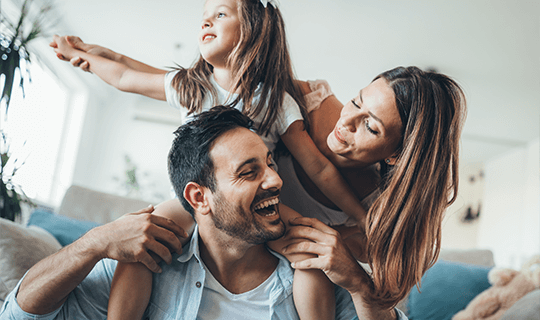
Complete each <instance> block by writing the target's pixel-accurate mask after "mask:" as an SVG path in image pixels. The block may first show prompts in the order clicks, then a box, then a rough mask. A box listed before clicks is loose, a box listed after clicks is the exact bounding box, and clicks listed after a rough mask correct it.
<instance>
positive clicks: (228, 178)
mask: <svg viewBox="0 0 540 320" xmlns="http://www.w3.org/2000/svg"><path fill="white" fill-rule="evenodd" d="M210 156H211V157H212V160H213V162H214V170H215V176H216V181H217V188H216V192H215V193H212V194H211V198H212V199H211V208H212V214H213V219H214V224H215V226H216V228H218V229H220V230H222V231H224V232H225V233H226V234H228V235H229V236H231V237H235V238H238V239H241V240H244V241H245V242H247V243H250V244H262V243H265V242H267V241H271V240H275V239H278V238H280V237H281V236H282V235H283V234H284V233H285V225H284V224H283V221H281V218H280V216H279V210H278V205H277V204H278V197H279V192H280V190H281V186H282V181H281V179H280V178H279V175H278V174H277V172H276V171H275V170H274V168H273V164H272V157H271V154H270V152H269V151H268V148H266V146H265V144H264V143H263V141H262V140H261V138H260V137H259V136H257V135H256V134H255V133H253V132H251V131H249V130H248V129H245V128H238V129H234V130H231V131H229V132H227V133H225V134H224V135H222V136H221V137H219V138H218V139H216V141H215V142H214V146H213V147H212V149H211V150H210Z"/></svg>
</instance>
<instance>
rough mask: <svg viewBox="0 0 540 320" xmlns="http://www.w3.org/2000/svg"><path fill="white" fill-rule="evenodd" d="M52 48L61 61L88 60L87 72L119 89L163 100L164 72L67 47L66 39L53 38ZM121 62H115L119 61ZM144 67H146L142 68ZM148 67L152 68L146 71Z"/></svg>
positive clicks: (135, 62) (117, 58)
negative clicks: (78, 58)
mask: <svg viewBox="0 0 540 320" xmlns="http://www.w3.org/2000/svg"><path fill="white" fill-rule="evenodd" d="M51 46H52V47H53V48H54V51H55V52H56V54H57V56H58V57H59V58H60V59H63V60H72V59H73V58H77V57H80V58H81V59H82V60H84V61H87V62H88V65H89V70H90V71H91V72H93V73H95V74H96V75H97V76H98V77H100V78H101V79H102V80H103V81H105V82H106V83H108V84H110V85H112V86H114V87H115V88H117V89H118V90H121V91H125V92H131V93H137V94H141V95H144V96H147V97H150V98H154V99H158V100H165V99H166V96H165V86H164V77H165V73H166V72H167V71H166V70H160V69H156V68H152V67H149V66H147V65H145V64H142V63H139V62H137V61H135V60H133V59H130V58H127V57H125V56H122V55H115V54H111V53H110V52H108V53H107V54H106V55H108V56H109V58H110V56H111V55H112V56H113V58H114V60H112V59H109V58H104V57H103V56H99V55H94V54H91V53H88V52H85V51H82V50H79V49H76V48H74V47H72V46H71V45H70V43H69V42H68V40H67V38H66V37H59V36H57V35H55V36H54V37H53V42H52V43H51ZM117 60H118V61H122V62H118V61H117ZM145 66H146V67H145ZM149 68H151V69H149Z"/></svg>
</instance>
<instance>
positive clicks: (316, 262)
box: [284, 218, 369, 290]
mask: <svg viewBox="0 0 540 320" xmlns="http://www.w3.org/2000/svg"><path fill="white" fill-rule="evenodd" d="M290 223H291V225H292V227H291V228H290V229H289V231H288V233H287V235H286V237H291V238H294V239H296V238H303V239H304V241H302V242H296V243H293V244H291V245H288V246H287V247H285V248H284V252H285V253H286V254H293V253H310V254H314V255H316V256H317V257H315V258H308V259H305V260H302V261H297V262H295V263H293V265H292V266H293V268H295V269H320V270H322V271H323V272H324V273H325V274H326V275H327V277H328V278H329V279H330V281H332V282H333V283H335V284H337V285H339V286H341V287H343V288H345V289H347V290H355V289H356V288H358V287H359V285H358V282H359V281H362V282H365V281H368V279H369V276H368V275H367V273H366V272H365V271H364V270H363V268H362V267H361V266H360V265H359V264H358V262H357V261H356V260H355V259H354V257H353V256H352V254H351V253H350V251H349V249H348V248H347V246H346V245H344V243H343V241H342V239H341V236H340V234H339V233H338V232H337V231H335V230H334V229H332V228H330V227H328V226H327V225H325V224H324V223H322V222H320V221H319V220H317V219H313V218H298V219H295V220H293V221H290Z"/></svg>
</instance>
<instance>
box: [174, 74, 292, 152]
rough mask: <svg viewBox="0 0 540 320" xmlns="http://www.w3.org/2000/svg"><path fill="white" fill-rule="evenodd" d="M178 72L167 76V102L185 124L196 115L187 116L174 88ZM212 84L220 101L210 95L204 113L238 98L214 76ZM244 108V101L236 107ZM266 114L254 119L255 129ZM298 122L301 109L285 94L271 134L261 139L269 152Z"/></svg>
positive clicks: (255, 99)
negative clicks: (213, 99) (218, 82)
mask: <svg viewBox="0 0 540 320" xmlns="http://www.w3.org/2000/svg"><path fill="white" fill-rule="evenodd" d="M177 72H178V71H171V72H168V73H167V74H166V75H165V95H166V97H167V102H168V103H169V105H171V106H172V107H174V108H176V109H179V110H180V112H182V113H183V114H182V115H183V116H184V117H183V119H185V122H187V121H191V120H192V119H193V117H194V114H191V115H189V116H187V109H186V108H184V107H183V106H182V105H181V104H180V99H179V95H178V91H176V89H175V88H174V87H173V86H172V80H173V78H174V75H175V74H176V73H177ZM210 82H211V83H212V85H213V86H214V87H215V88H216V92H217V100H218V101H216V102H214V101H212V95H210V94H208V95H207V96H206V98H205V99H204V101H203V107H202V111H208V110H210V109H211V108H212V107H215V106H217V105H225V104H228V103H231V102H233V101H234V100H235V99H236V97H237V96H238V94H231V93H229V92H228V91H227V90H225V89H223V88H222V87H220V86H219V84H217V82H216V80H215V79H214V75H211V76H210ZM260 91H261V85H259V86H258V87H257V89H256V91H255V95H254V97H253V101H252V105H257V104H258V103H259V99H260ZM243 107H244V103H243V102H242V101H240V102H239V103H238V104H236V106H235V108H236V109H238V110H240V111H242V109H243ZM264 113H265V111H264V110H263V112H261V113H260V114H259V115H258V116H257V117H256V118H255V119H252V120H253V122H254V125H255V127H259V126H260V124H261V122H262V120H263V117H264ZM297 120H303V117H302V113H301V112H300V107H299V106H298V104H297V103H296V101H294V99H293V98H292V97H291V96H290V95H289V94H288V93H285V97H284V98H283V105H282V107H281V112H279V113H278V116H277V118H276V121H275V122H274V124H273V125H272V128H271V129H270V132H269V133H268V135H267V136H263V135H261V138H262V139H263V141H264V143H265V144H266V147H267V148H268V150H270V151H274V149H275V148H276V143H277V142H278V141H279V138H280V137H281V135H282V134H284V133H285V132H286V131H287V129H288V128H289V126H290V125H291V124H292V123H293V122H295V121H297Z"/></svg>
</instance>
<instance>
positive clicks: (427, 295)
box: [408, 260, 491, 320]
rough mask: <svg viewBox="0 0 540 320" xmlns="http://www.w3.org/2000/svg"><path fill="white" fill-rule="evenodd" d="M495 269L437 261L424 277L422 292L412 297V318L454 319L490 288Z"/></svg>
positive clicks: (410, 312) (410, 303)
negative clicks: (491, 276) (490, 276)
mask: <svg viewBox="0 0 540 320" xmlns="http://www.w3.org/2000/svg"><path fill="white" fill-rule="evenodd" d="M490 269H491V267H484V266H477V265H471V264H464V263H458V262H449V261H443V260H440V261H437V263H435V265H433V267H431V269H429V270H428V271H426V273H425V274H424V276H423V277H422V283H421V284H422V285H421V289H420V290H421V291H422V293H419V292H418V288H416V287H413V289H412V290H411V293H410V295H409V303H408V308H409V319H411V320H424V319H426V320H428V319H429V320H450V319H452V316H453V315H455V314H456V313H458V312H459V311H461V310H463V309H465V307H466V306H467V305H468V304H469V302H470V301H471V300H472V299H473V298H474V297H476V296H477V295H478V294H479V293H481V292H482V291H484V290H486V289H487V288H489V287H490V286H491V285H490V284H489V282H488V278H487V274H488V272H489V270H490Z"/></svg>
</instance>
